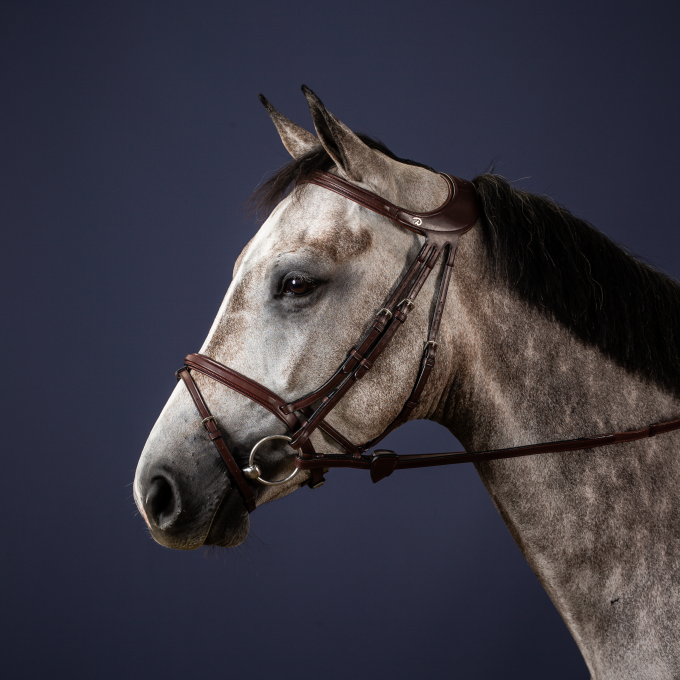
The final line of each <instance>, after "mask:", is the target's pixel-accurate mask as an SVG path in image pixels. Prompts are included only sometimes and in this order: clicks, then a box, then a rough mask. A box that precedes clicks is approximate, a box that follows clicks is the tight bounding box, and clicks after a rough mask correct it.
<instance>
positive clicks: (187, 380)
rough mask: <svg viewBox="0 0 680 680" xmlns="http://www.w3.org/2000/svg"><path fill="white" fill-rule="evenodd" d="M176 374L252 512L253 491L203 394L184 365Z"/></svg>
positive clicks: (253, 503)
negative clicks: (225, 441)
mask: <svg viewBox="0 0 680 680" xmlns="http://www.w3.org/2000/svg"><path fill="white" fill-rule="evenodd" d="M176 375H177V378H178V379H179V378H181V379H182V380H183V381H184V384H185V385H186V386H187V389H188V390H189V394H190V395H191V398H192V399H193V400H194V404H196V408H197V409H198V412H199V414H200V416H201V418H202V419H203V425H204V427H205V429H206V430H207V431H208V435H209V436H210V439H212V442H213V444H215V446H216V447H217V450H218V452H219V454H220V456H222V460H223V461H224V462H225V463H226V464H227V469H228V470H229V472H230V473H231V476H232V477H233V478H234V481H235V482H236V486H237V487H238V490H239V493H240V494H241V498H243V502H244V503H245V505H246V508H247V509H248V512H253V511H254V510H255V507H256V506H255V496H253V492H252V491H251V490H250V487H249V486H248V482H247V481H246V478H245V477H244V476H243V473H242V472H241V468H240V467H239V466H238V463H237V462H236V461H235V460H234V457H233V456H232V455H231V452H230V451H229V449H228V448H227V445H226V444H225V443H224V439H223V438H222V432H221V431H220V428H219V427H217V423H215V418H214V417H213V416H212V414H211V413H210V409H209V408H208V405H207V404H206V403H205V401H204V399H203V396H202V395H201V393H200V392H199V391H198V387H197V385H196V383H195V382H194V379H193V378H192V377H191V373H189V369H188V368H187V367H186V366H182V368H180V369H179V371H177V374H176Z"/></svg>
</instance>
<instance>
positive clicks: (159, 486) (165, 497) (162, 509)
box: [144, 477, 179, 529]
mask: <svg viewBox="0 0 680 680" xmlns="http://www.w3.org/2000/svg"><path fill="white" fill-rule="evenodd" d="M144 505H146V510H147V514H148V515H149V517H150V519H152V520H153V522H154V523H155V524H156V526H157V527H159V528H160V529H164V528H167V526H168V525H169V524H172V522H173V521H174V520H175V519H176V517H177V515H178V514H179V513H178V510H179V499H178V498H176V497H175V490H174V489H173V488H172V486H171V484H170V482H168V480H167V479H165V477H155V478H154V479H153V480H151V484H149V490H148V492H147V494H146V500H145V501H144Z"/></svg>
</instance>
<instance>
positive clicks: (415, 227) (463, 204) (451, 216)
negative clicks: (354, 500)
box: [176, 172, 680, 512]
mask: <svg viewBox="0 0 680 680" xmlns="http://www.w3.org/2000/svg"><path fill="white" fill-rule="evenodd" d="M441 177H443V178H444V179H445V180H446V182H447V184H448V185H449V195H448V198H447V199H446V201H445V202H444V204H443V205H442V206H441V207H440V208H438V209H437V210H434V211H432V212H427V213H415V212H411V211H409V210H405V209H404V208H400V207H398V206H395V205H394V204H392V203H390V202H389V201H386V200H385V199H383V198H381V197H380V196H378V195H376V194H374V193H371V192H369V191H366V190H364V189H360V188H359V187H356V186H354V185H353V184H350V183H349V182H346V181H345V180H343V179H341V178H340V177H337V176H335V175H331V174H330V173H327V172H317V173H315V174H314V175H312V177H310V178H309V179H307V180H306V183H309V184H315V185H317V186H320V187H323V188H325V189H328V190H329V191H333V192H335V193H337V194H339V195H341V196H344V197H345V198H347V199H349V200H351V201H354V202H355V203H358V204H359V205H361V206H363V207H365V208H367V209H369V210H372V211H373V212H376V213H378V214H380V215H383V216H385V217H388V218H390V219H391V220H393V221H394V222H396V223H398V224H400V225H401V226H403V227H406V228H407V229H409V230H410V231H413V232H415V233H417V234H420V235H421V236H425V237H426V240H425V243H424V244H423V246H422V248H421V250H420V252H419V254H418V256H417V257H416V259H415V260H414V261H413V263H412V264H411V266H410V267H409V269H408V271H407V272H406V274H405V275H404V276H403V278H402V279H401V281H400V282H399V284H398V285H397V287H396V288H395V290H394V291H393V292H392V294H391V295H390V296H389V298H388V299H387V301H386V302H385V304H384V306H383V307H382V308H381V309H380V310H379V311H378V312H377V314H376V315H375V317H374V319H373V321H372V323H371V324H370V326H369V327H368V330H367V331H366V332H365V334H364V336H363V337H362V338H361V339H360V340H359V342H358V343H357V344H356V345H355V346H354V347H353V348H352V349H351V350H350V351H349V354H348V355H347V358H346V359H345V360H344V361H343V363H342V364H341V365H340V367H339V368H338V369H337V370H336V372H335V373H334V374H333V375H332V376H331V378H329V379H328V380H327V381H326V382H325V383H324V384H323V385H322V386H321V387H319V388H318V389H316V390H314V391H313V392H310V393H309V394H307V395H306V396H304V397H302V398H300V399H297V400H295V401H292V402H289V403H287V402H285V401H284V400H283V399H281V398H280V397H279V396H278V395H276V394H274V392H272V391H271V390H269V389H267V388H266V387H264V385H261V384H260V383H258V382H256V381H254V380H252V379H251V378H248V377H247V376H244V375H242V374H240V373H238V372H237V371H234V370H233V369H231V368H229V367H228V366H224V365H223V364H220V363H218V362H217V361H214V360H213V359H210V358H209V357H206V356H203V355H202V354H189V355H188V356H187V357H186V359H185V360H184V363H185V365H184V366H183V367H182V368H180V369H179V370H178V371H177V373H176V375H177V379H178V380H180V379H182V380H183V381H184V384H185V385H186V387H187V389H188V390H189V394H190V395H191V398H192V399H193V401H194V404H195V405H196V408H197V409H198V412H199V414H200V415H201V418H202V421H201V422H202V424H203V426H204V427H205V428H206V430H207V431H208V434H209V436H210V439H211V440H212V441H213V443H214V444H215V446H216V447H217V450H218V452H219V454H220V456H221V457H222V458H223V460H224V462H225V463H226V465H227V468H228V470H229V472H230V473H231V476H232V477H233V478H234V481H235V482H236V485H237V487H238V489H239V492H240V494H241V496H242V498H243V501H244V503H245V505H246V508H247V509H248V512H253V510H255V507H256V503H255V497H254V494H253V492H252V489H251V488H250V486H249V484H248V481H247V479H251V480H255V479H256V480H257V481H258V482H260V483H261V484H265V485H268V486H277V485H280V484H284V483H286V482H288V481H290V480H291V479H292V478H293V477H294V476H295V475H296V474H297V472H298V470H309V471H310V473H311V478H310V480H309V482H308V485H309V487H310V488H312V489H316V488H318V487H320V486H321V485H322V484H323V483H324V481H325V480H324V477H323V474H324V471H326V470H327V469H330V468H334V467H350V468H358V469H367V470H370V474H371V479H372V480H373V482H379V481H380V480H381V479H384V478H385V477H387V476H389V475H391V474H392V472H394V470H397V469H411V468H419V467H431V466H435V465H455V464H457V463H470V462H482V461H488V460H498V459H503V458H516V457H519V456H530V455H534V454H538V453H559V452H564V451H577V450H580V449H590V448H597V447H600V446H606V445H609V444H619V443H622V442H630V441H636V440H638V439H645V438H647V437H653V436H655V435H657V434H662V433H665V432H671V431H673V430H677V429H680V419H678V420H672V421H669V422H664V423H658V424H653V425H649V426H648V427H645V428H643V429H641V430H632V431H628V432H616V433H613V434H605V435H596V436H592V437H584V438H580V439H568V440H564V441H558V442H545V443H541V444H532V445H529V446H517V447H513V448H507V449H494V450H491V451H480V452H473V453H468V452H466V451H454V452H450V453H422V454H411V455H397V454H396V453H395V452H394V451H387V450H380V449H378V450H376V451H375V452H374V453H373V454H372V455H365V452H366V451H368V449H370V448H372V447H374V446H375V445H376V444H377V443H378V442H380V441H381V440H382V439H383V438H384V437H386V436H387V435H388V434H389V433H390V432H392V431H393V430H395V429H396V428H397V427H399V426H400V425H402V424H403V423H405V422H406V421H407V420H408V419H409V416H410V414H411V413H412V412H413V410H414V409H415V408H416V406H418V404H419V403H420V397H421V395H422V393H423V390H424V388H425V385H426V384H427V380H428V378H429V377H430V374H431V373H432V370H433V368H434V365H435V360H436V357H437V348H438V346H439V343H438V342H437V337H438V333H439V326H440V323H441V318H442V314H443V311H444V305H445V303H446V295H447V292H448V288H449V283H450V281H451V274H452V272H453V265H454V260H455V256H456V250H457V248H458V243H459V241H460V237H461V236H462V235H463V234H465V233H466V232H467V231H469V230H470V229H471V228H472V227H473V226H474V225H475V223H476V221H477V218H478V216H479V201H478V198H477V192H476V189H475V187H474V185H473V184H472V183H471V182H468V181H467V180H464V179H460V178H458V177H452V176H449V175H445V174H442V175H441ZM440 260H444V261H445V266H444V268H443V273H442V277H441V282H440V285H439V290H438V292H437V298H436V302H435V308H434V312H433V314H432V318H431V319H430V327H429V332H428V337H427V341H426V342H425V345H424V348H423V356H422V359H421V362H420V369H419V371H418V375H417V377H416V381H415V384H414V386H413V389H412V390H411V394H410V396H409V398H408V399H407V400H406V403H405V404H404V406H403V408H402V410H401V412H400V413H399V415H398V416H397V417H396V418H395V419H394V421H393V422H392V423H391V424H390V425H389V426H388V427H387V428H386V429H385V430H384V431H383V432H382V434H380V435H379V436H378V437H375V438H373V439H371V440H370V441H368V442H366V443H364V444H361V445H355V444H353V443H352V442H351V441H349V440H348V439H347V438H346V437H344V436H343V435H342V434H340V433H339V432H338V431H337V430H336V429H335V428H333V427H332V426H331V425H329V424H328V423H327V422H326V421H325V418H326V416H327V415H328V414H329V413H330V411H331V410H332V409H333V408H334V407H335V406H336V405H337V404H338V402H339V401H340V400H341V399H342V397H343V396H344V395H345V394H346V393H347V392H348V391H349V390H350V389H351V387H352V386H353V385H354V384H355V383H356V382H357V381H359V380H361V378H363V376H364V375H366V373H367V372H368V371H370V370H371V368H372V367H373V364H374V363H375V361H376V359H377V358H378V357H379V356H380V355H381V354H382V352H383V351H384V350H385V349H386V348H387V346H388V345H389V343H390V342H391V340H392V338H393V337H394V335H395V334H396V333H397V331H398V330H399V329H400V328H401V326H402V325H403V324H404V323H405V322H406V320H407V318H408V315H409V313H410V312H411V310H412V309H413V308H414V306H415V302H416V298H417V296H418V293H419V292H420V290H421V288H422V287H423V285H424V283H425V281H426V280H427V278H428V276H429V275H430V273H431V272H432V270H433V269H434V267H435V265H436V264H437V263H438V262H439V261H440ZM190 370H195V371H198V372H199V373H203V374H204V375H206V376H208V377H209V378H212V379H213V380H215V381H217V382H219V383H221V384H222V385H226V386H227V387H229V388H231V389H232V390H234V391H236V392H238V393H239V394H242V395H243V396H245V397H248V398H249V399H250V400H252V401H254V402H255V403H257V404H259V405H260V406H262V407H264V408H266V409H267V410H268V411H269V412H270V413H272V414H273V415H275V416H276V417H277V418H278V419H279V420H281V421H282V422H283V423H284V424H285V425H286V426H287V427H288V429H289V430H290V432H291V436H290V437H289V436H284V435H270V436H268V437H264V438H263V439H261V440H260V441H258V442H257V443H256V444H255V446H254V447H253V448H252V450H251V452H250V457H249V460H248V466H247V467H245V468H243V469H241V468H240V467H239V465H238V463H237V462H236V460H235V459H234V457H233V456H232V454H231V452H230V451H229V449H228V447H227V445H226V443H225V442H224V438H223V436H222V432H221V431H220V429H219V427H218V426H217V424H216V422H215V418H214V416H212V415H211V413H210V409H209V408H208V406H207V404H206V403H205V400H204V399H203V397H202V395H201V393H200V391H199V390H198V387H197V385H196V383H195V382H194V379H193V377H192V376H191V372H190ZM317 428H318V429H320V430H321V431H322V432H324V433H325V434H326V435H327V436H329V437H331V438H332V439H334V440H335V441H336V442H337V443H338V444H339V445H340V446H341V447H342V448H343V449H344V450H345V451H346V452H347V453H345V454H340V455H338V454H323V453H317V452H316V451H315V449H314V447H313V445H312V443H311V441H310V436H311V434H312V433H313V432H314V431H315V430H316V429H317ZM272 439H281V440H285V441H287V442H288V443H289V444H290V446H291V447H292V448H294V449H296V450H297V451H298V454H297V456H296V457H295V471H294V472H293V473H292V474H291V475H289V476H288V477H286V478H285V479H281V480H276V481H268V480H265V479H264V478H263V477H262V471H261V469H260V467H259V466H258V465H257V464H256V463H255V453H256V451H257V449H258V448H259V447H260V446H261V445H262V444H264V443H265V442H267V441H270V440H272ZM246 478H247V479H246Z"/></svg>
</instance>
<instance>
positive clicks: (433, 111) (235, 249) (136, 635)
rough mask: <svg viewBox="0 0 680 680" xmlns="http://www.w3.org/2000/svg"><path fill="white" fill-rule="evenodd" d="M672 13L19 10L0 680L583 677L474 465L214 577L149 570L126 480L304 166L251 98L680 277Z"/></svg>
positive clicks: (365, 490) (1, 195)
mask: <svg viewBox="0 0 680 680" xmlns="http://www.w3.org/2000/svg"><path fill="white" fill-rule="evenodd" d="M676 7H677V4H676V3H671V2H667V3H654V2H645V3H642V2H619V3H614V2H602V3H600V2H570V3H558V2H543V3H539V2H512V3H510V2H477V3H474V4H470V3H465V4H464V3H456V2H451V1H450V0H449V1H448V2H417V3H407V2H386V1H382V2H370V1H364V2H357V1H355V0H347V1H345V2H343V3H319V2H292V3H274V2H250V3H248V4H236V3H225V2H191V3H190V2H169V1H166V2H124V1H118V2H115V3H110V2H97V3H85V2H83V3H75V2H60V3H32V2H8V3H5V4H3V9H2V11H1V14H0V55H1V68H2V72H1V87H2V96H1V98H0V138H1V140H2V148H1V149H0V172H1V175H0V201H1V206H0V209H1V212H0V219H1V224H2V249H1V252H2V265H1V268H0V276H2V281H3V295H2V304H3V308H2V319H3V333H2V341H3V364H2V376H3V381H2V409H1V413H2V418H3V429H2V435H3V436H2V440H3V446H2V449H3V456H2V459H1V461H2V462H1V465H2V494H1V495H0V503H1V504H2V506H1V510H2V522H3V532H2V538H3V541H2V562H1V567H0V568H1V582H2V601H1V602H0V609H1V611H2V616H1V617H0V620H1V622H2V627H3V630H2V632H1V635H0V641H1V642H0V645H1V646H2V661H1V662H0V663H1V664H2V668H3V672H2V674H3V675H4V676H5V677H11V678H45V677H69V678H74V679H80V678H116V679H118V678H180V677H192V678H205V677H239V678H241V677H274V678H278V677H286V676H293V675H294V676H295V677H298V678H310V679H311V678H314V679H317V678H324V679H335V678H342V679H343V680H344V679H345V678H347V677H352V678H356V679H357V680H363V679H364V678H366V679H368V678H371V679H374V678H383V677H384V678H416V677H428V678H432V679H438V678H450V677H454V678H458V677H460V678H495V677H503V678H505V677H522V678H545V677H551V678H586V677H587V675H588V673H587V669H586V667H585V665H584V663H583V661H582V659H581V657H580V654H579V652H578V650H577V648H576V646H575V644H574V642H573V641H572V639H571V637H570V635H569V633H568V631H567V629H566V627H565V626H564V624H563V623H562V621H561V619H560V618H559V616H558V615H557V613H556V611H555V610H554V608H553V606H552V604H551V603H550V601H549V599H548V597H547V595H546V594H545V593H544V592H543V590H542V588H541V587H540V585H539V583H538V581H537V580H536V578H535V576H534V575H533V573H532V572H531V570H530V569H529V567H528V566H527V565H526V563H525V562H524V559H523V558H522V556H521V554H520V552H519V550H518V549H517V548H516V547H515V545H514V543H513V541H512V540H511V538H510V536H509V534H508V532H507V530H506V529H505V526H504V525H503V523H502V521H501V519H500V517H499V516H498V514H497V512H496V510H495V509H494V507H493V505H492V503H491V501H490V499H489V498H488V497H487V495H486V493H485V491H484V489H483V487H482V485H481V483H480V481H479V479H478V478H477V476H476V473H475V471H474V469H472V468H471V467H469V466H463V467H460V468H451V469H439V470H434V471H414V472H410V473H398V474H395V475H394V476H393V477H391V478H390V479H388V480H386V481H385V482H382V483H381V484H379V485H377V486H373V485H372V484H371V483H370V481H369V480H368V476H367V475H363V474H361V473H359V472H354V471H347V472H340V471H335V472H333V473H332V474H330V475H329V476H328V477H329V479H328V483H327V484H326V486H325V487H324V488H323V489H322V490H319V491H315V492H313V493H312V492H310V491H307V490H306V489H305V490H302V491H300V492H298V493H296V494H294V495H293V496H291V497H289V498H286V499H284V500H282V501H278V502H276V503H275V504H272V505H269V506H267V507H263V508H261V509H260V510H258V511H257V513H256V514H255V515H254V516H253V518H252V520H253V525H252V526H253V528H252V534H251V537H250V538H249V539H248V541H247V543H246V544H245V545H244V546H243V547H242V548H240V549H237V550H234V551H231V552H229V553H223V552H215V553H214V554H208V555H207V556H206V554H204V552H203V551H196V552H193V553H187V554H184V553H180V552H171V551H169V550H164V549H162V548H161V547H160V546H158V545H156V544H155V543H154V542H153V541H152V540H151V539H150V538H149V536H148V533H147V532H146V530H145V528H144V525H143V522H142V520H141V518H140V517H139V516H137V515H136V512H135V507H134V504H133V501H132V496H131V487H130V482H131V481H132V478H133V475H134V470H135V466H136V463H137V459H138V456H139V453H140V452H141V449H142V447H143V445H144V441H145V439H146V436H147V434H148V432H149V430H150V429H151V426H152V425H153V423H154V421H155V419H156V417H157V416H158V414H159V412H160V410H161V408H162V406H163V404H164V403H165V401H166V399H167V397H168V395H169V394H170V392H171V390H172V388H173V386H174V384H175V379H174V377H173V371H174V369H175V368H177V367H178V366H179V365H180V363H181V360H182V358H183V357H184V355H185V354H186V353H188V352H190V351H195V350H197V349H198V348H199V346H200V344H201V342H202V340H203V338H204V337H205V335H206V333H207V331H208V328H209V327H210V324H211V322H212V319H213V317H214V315H215V313H216V312H217V309H218V306H219V303H220V301H221V299H222V296H223V295H224V292H225V291H226V289H227V286H228V284H229V281H230V277H231V268H232V265H233V262H234V259H235V258H236V256H237V255H238V253H239V252H240V250H241V248H242V247H243V246H244V245H245V243H246V242H247V241H248V240H249V238H250V237H251V236H252V235H253V233H254V231H255V230H256V228H257V226H256V224H255V223H254V222H249V221H247V220H246V218H245V213H244V211H243V204H244V202H245V200H246V199H247V197H248V196H249V194H250V193H251V191H252V190H253V189H254V188H255V186H256V185H257V184H258V183H259V182H260V181H261V179H262V178H263V177H264V176H265V175H266V174H267V173H269V172H270V171H272V170H273V169H275V168H276V167H277V166H279V165H281V164H282V163H283V162H285V161H286V160H287V154H286V152H285V151H284V149H283V147H282V146H281V144H280V142H279V140H278V137H277V135H276V133H275V131H274V128H273V126H272V125H271V123H270V121H269V119H268V117H267V115H266V113H265V111H264V110H263V109H262V107H261V105H260V103H259V102H258V101H257V97H256V95H257V93H258V92H263V93H265V94H266V96H267V97H268V98H270V99H271V101H272V102H273V103H274V104H275V105H276V106H277V107H279V108H280V110H281V111H282V112H284V113H285V114H287V115H288V116H290V117H291V118H293V119H294V120H296V121H297V122H299V123H301V124H302V125H304V126H306V127H308V128H310V127H311V121H310V118H309V114H308V111H307V108H306V103H305V101H304V98H303V96H302V94H301V93H300V91H299V87H300V85H301V83H303V82H304V83H306V84H308V85H309V86H310V87H312V89H314V90H315V91H316V92H317V93H318V94H319V96H320V97H321V98H322V99H323V100H324V102H325V103H326V105H327V106H328V108H329V109H330V110H331V111H333V112H334V113H336V114H337V115H338V116H339V117H340V118H341V119H342V120H343V121H344V122H345V123H347V124H348V125H350V127H352V128H353V129H356V130H362V131H365V132H368V133H369V134H374V135H376V136H378V137H379V138H381V139H382V140H383V141H384V142H385V143H387V145H388V146H390V147H391V148H392V149H393V151H394V152H395V153H397V154H399V155H401V156H403V157H407V158H413V159H416V160H419V161H421V162H424V163H428V164H430V165H432V166H434V167H436V168H438V169H440V170H445V171H448V172H451V173H453V174H457V175H460V176H462V177H468V178H470V177H472V176H474V175H475V174H477V173H479V172H482V171H484V170H485V169H486V168H487V167H488V165H489V164H490V162H491V161H493V160H494V159H495V158H498V159H499V163H498V165H497V171H498V172H500V173H502V174H503V175H505V176H506V177H508V178H509V179H511V180H521V181H519V182H518V186H521V187H524V188H528V189H531V190H534V191H538V192H543V193H547V194H549V195H551V196H553V197H554V198H556V199H557V200H558V201H560V202H561V203H563V204H564V205H566V206H567V207H569V208H570V209H571V210H573V211H574V212H576V213H578V214H579V215H581V216H583V217H585V218H587V219H588V220H590V221H592V222H593V223H594V224H596V225H597V226H598V227H599V228H601V229H602V230H603V231H605V232H606V233H607V234H609V235H611V236H612V237H613V238H615V239H616V240H618V241H619V242H621V243H623V244H625V245H627V246H629V247H630V248H631V249H632V250H633V251H634V252H637V253H638V254H640V255H642V256H644V257H645V258H646V259H648V260H649V261H651V262H653V263H655V264H657V265H658V266H660V267H661V268H663V269H664V270H665V271H667V272H669V273H670V274H673V275H678V274H679V273H680V256H679V255H678V250H677V248H678V243H679V238H678V226H679V225H678V218H677V200H676V195H677V190H676V184H677V178H678V173H677V159H678V155H679V154H678V152H679V150H680V144H679V139H678V75H677V69H678V65H679V63H680V59H679V57H680V47H679V45H678V39H677V35H678V12H677V9H676ZM180 254H183V255H184V257H183V258H182V260H180ZM392 443H395V444H396V446H398V448H399V450H401V451H408V450H412V451H428V450H430V451H434V450H450V449H452V448H453V447H454V446H455V442H454V441H453V440H452V438H451V436H450V435H449V434H448V433H447V432H446V431H445V430H444V429H443V428H439V427H437V426H434V425H431V424H419V423H417V424H411V425H409V426H408V427H406V428H405V429H403V430H401V431H400V432H399V433H398V434H396V435H393V437H392Z"/></svg>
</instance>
